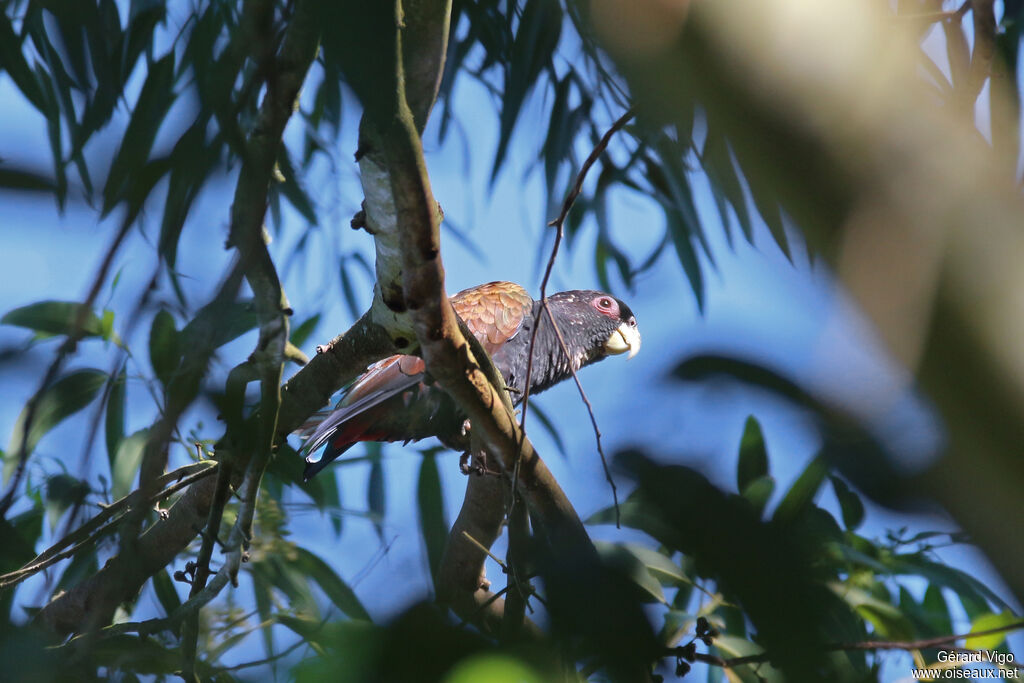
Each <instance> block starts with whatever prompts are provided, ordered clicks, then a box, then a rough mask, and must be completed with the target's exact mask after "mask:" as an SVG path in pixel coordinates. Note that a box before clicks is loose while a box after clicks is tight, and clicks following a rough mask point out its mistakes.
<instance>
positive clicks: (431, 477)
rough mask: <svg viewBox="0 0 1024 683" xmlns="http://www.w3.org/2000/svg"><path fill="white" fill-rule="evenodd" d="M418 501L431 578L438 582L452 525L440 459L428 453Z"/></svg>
mask: <svg viewBox="0 0 1024 683" xmlns="http://www.w3.org/2000/svg"><path fill="white" fill-rule="evenodd" d="M416 499H417V503H418V505H419V512H420V533H421V534H422V535H423V544H424V545H425V546H426V551H427V563H428V564H429V566H430V575H431V576H432V577H433V578H434V580H435V581H436V580H437V569H438V567H440V566H441V555H442V554H443V553H444V545H445V542H446V541H447V540H448V521H447V519H446V518H445V512H444V493H443V491H442V489H441V475H440V473H439V472H438V471H437V456H436V455H435V454H434V453H433V452H429V451H428V452H424V453H423V460H422V461H421V462H420V477H419V483H418V485H417V487H416Z"/></svg>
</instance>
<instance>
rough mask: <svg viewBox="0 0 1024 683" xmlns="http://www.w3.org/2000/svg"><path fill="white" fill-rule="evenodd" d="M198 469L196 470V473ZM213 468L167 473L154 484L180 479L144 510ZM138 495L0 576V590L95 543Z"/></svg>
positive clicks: (207, 465) (192, 467) (204, 466)
mask: <svg viewBox="0 0 1024 683" xmlns="http://www.w3.org/2000/svg"><path fill="white" fill-rule="evenodd" d="M197 469H198V471H196V470H197ZM216 469H217V463H215V462H210V461H204V462H197V463H191V464H189V465H185V466H184V467H181V468H179V469H177V470H175V471H173V472H168V473H167V474H165V475H163V476H162V477H160V479H159V480H158V482H157V483H158V485H160V486H163V485H164V484H165V483H168V482H171V481H174V480H175V479H178V478H179V477H181V478H180V479H179V481H177V482H176V483H174V484H172V485H171V486H169V487H168V488H166V489H163V490H161V491H160V492H159V493H157V494H156V495H155V496H152V497H151V498H150V499H149V500H148V501H147V502H146V503H147V507H148V505H152V504H153V503H158V502H160V501H161V500H163V499H164V498H166V497H168V496H170V495H171V494H173V493H174V492H176V491H178V490H180V489H183V488H185V487H187V486H190V485H192V484H194V483H195V482H197V481H199V480H200V479H203V478H205V477H208V476H210V475H211V474H213V472H214V471H216ZM186 473H191V474H188V476H183V475H185V474H186ZM139 493H140V492H139V490H135V491H133V492H131V493H129V494H128V495H127V496H125V497H124V498H121V499H119V500H117V501H116V502H114V503H111V504H110V505H108V506H106V507H104V508H103V509H102V510H101V511H100V512H99V513H98V514H97V515H96V516H95V517H93V518H92V519H90V520H89V521H88V522H86V523H85V524H83V525H82V526H80V527H78V528H77V529H75V530H74V531H73V532H71V533H70V534H68V535H66V536H64V537H63V538H61V539H60V540H59V541H57V542H56V543H55V544H53V545H52V546H50V547H49V548H47V549H46V550H44V551H43V552H41V553H40V554H39V555H38V556H36V557H35V559H33V560H32V561H31V562H29V563H28V564H26V565H25V566H23V567H21V568H20V569H16V570H15V571H13V572H9V573H7V574H4V575H2V576H0V589H4V588H10V587H11V586H14V585H16V584H18V583H21V582H22V581H24V580H25V579H27V578H28V577H30V576H32V575H33V574H37V573H38V572H41V571H42V570H44V569H46V568H48V567H50V566H52V565H54V564H56V563H57V562H60V561H61V560H63V559H67V558H68V557H71V556H72V555H74V554H75V553H77V552H78V551H79V550H80V549H81V548H83V547H85V546H86V545H90V544H93V543H95V542H96V541H97V540H98V539H100V538H102V537H103V536H105V535H107V534H108V533H110V532H111V531H112V530H113V529H114V528H115V527H116V526H117V525H118V524H119V523H120V518H118V519H115V520H114V521H112V522H110V523H109V524H106V525H104V522H106V521H107V520H109V519H110V518H111V517H113V516H114V515H116V514H117V513H119V512H121V511H123V510H125V509H128V508H129V507H132V506H133V505H137V504H139V502H140V501H139V500H138V499H139ZM67 546H72V547H71V548H70V549H69V550H64V548H66V547H67Z"/></svg>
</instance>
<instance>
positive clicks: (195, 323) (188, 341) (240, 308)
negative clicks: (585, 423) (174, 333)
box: [178, 300, 258, 351]
mask: <svg viewBox="0 0 1024 683" xmlns="http://www.w3.org/2000/svg"><path fill="white" fill-rule="evenodd" d="M257 323H258V321H257V319H256V312H255V310H254V308H253V304H252V301H220V300H217V301H213V302H211V303H209V304H207V305H206V306H203V307H202V308H201V309H199V311H198V312H197V313H196V315H195V317H194V318H192V320H191V321H189V323H188V324H187V325H185V327H183V328H182V330H181V332H179V333H178V334H179V337H178V338H179V340H180V344H181V348H182V349H193V348H199V349H207V350H210V351H212V350H214V349H218V348H220V347H221V346H224V345H225V344H227V343H228V342H230V341H233V340H235V339H237V338H238V337H241V336H242V335H243V334H245V333H246V332H248V331H249V330H251V329H253V328H255V327H256V325H257Z"/></svg>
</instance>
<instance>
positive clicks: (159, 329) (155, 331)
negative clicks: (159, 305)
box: [149, 309, 181, 387]
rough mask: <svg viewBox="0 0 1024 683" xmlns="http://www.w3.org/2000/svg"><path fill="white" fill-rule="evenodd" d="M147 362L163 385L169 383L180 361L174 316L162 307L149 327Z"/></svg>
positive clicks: (179, 347) (179, 346)
mask: <svg viewBox="0 0 1024 683" xmlns="http://www.w3.org/2000/svg"><path fill="white" fill-rule="evenodd" d="M149 362H150V363H151V364H152V365H153V372H155V373H156V376H157V379H159V380H160V383H161V384H163V385H164V386H165V387H166V386H167V385H168V384H170V383H171V377H173V376H174V372H175V370H177V369H178V364H179V363H181V345H180V341H179V335H178V331H177V330H176V329H175V327H174V316H172V315H171V314H170V313H168V312H167V311H165V310H163V309H161V310H160V311H159V312H157V314H156V315H155V316H154V317H153V324H152V326H151V327H150V328H149Z"/></svg>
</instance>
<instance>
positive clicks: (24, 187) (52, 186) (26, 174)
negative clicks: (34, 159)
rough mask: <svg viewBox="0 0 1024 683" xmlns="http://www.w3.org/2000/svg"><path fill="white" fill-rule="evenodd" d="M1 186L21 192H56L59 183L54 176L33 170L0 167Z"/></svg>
mask: <svg viewBox="0 0 1024 683" xmlns="http://www.w3.org/2000/svg"><path fill="white" fill-rule="evenodd" d="M0 188H4V189H6V190H17V191H20V192H55V191H56V190H57V183H56V181H55V180H54V179H53V178H49V177H47V176H44V175H40V174H39V173H33V172H32V171H23V170H18V169H13V168H0Z"/></svg>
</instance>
